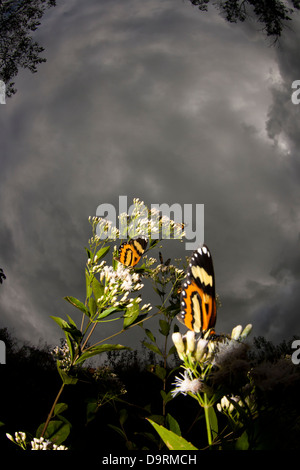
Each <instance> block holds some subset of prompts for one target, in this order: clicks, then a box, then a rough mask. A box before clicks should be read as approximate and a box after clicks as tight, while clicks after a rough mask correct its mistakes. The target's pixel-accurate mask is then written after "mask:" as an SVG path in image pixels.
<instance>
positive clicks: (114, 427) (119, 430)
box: [108, 424, 127, 439]
mask: <svg viewBox="0 0 300 470" xmlns="http://www.w3.org/2000/svg"><path fill="white" fill-rule="evenodd" d="M108 426H109V427H110V428H111V429H113V430H114V431H116V432H117V433H118V434H120V435H121V436H122V437H123V439H127V436H126V434H125V433H124V431H123V429H121V428H119V427H118V426H114V425H113V424H108Z"/></svg>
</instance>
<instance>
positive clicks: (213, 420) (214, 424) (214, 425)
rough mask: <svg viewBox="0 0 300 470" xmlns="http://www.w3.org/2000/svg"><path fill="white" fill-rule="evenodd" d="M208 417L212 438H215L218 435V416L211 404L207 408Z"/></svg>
mask: <svg viewBox="0 0 300 470" xmlns="http://www.w3.org/2000/svg"><path fill="white" fill-rule="evenodd" d="M208 417H209V423H210V429H211V433H212V438H213V439H215V438H216V437H217V435H218V418H217V415H216V412H215V410H214V408H213V406H210V407H209V408H208Z"/></svg>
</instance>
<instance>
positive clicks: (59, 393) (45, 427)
mask: <svg viewBox="0 0 300 470" xmlns="http://www.w3.org/2000/svg"><path fill="white" fill-rule="evenodd" d="M64 386H65V384H64V383H63V384H62V385H61V387H60V390H59V392H58V394H57V395H56V398H55V400H54V403H53V405H52V408H51V410H50V413H49V414H48V417H47V420H46V422H45V425H44V428H43V431H42V434H41V437H44V434H45V432H46V430H47V427H48V424H49V421H50V419H51V418H52V415H53V412H54V408H55V407H56V404H57V402H58V400H59V397H60V396H61V394H62V391H63V389H64Z"/></svg>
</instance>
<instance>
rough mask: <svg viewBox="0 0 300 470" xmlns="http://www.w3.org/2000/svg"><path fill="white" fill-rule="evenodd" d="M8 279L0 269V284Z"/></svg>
mask: <svg viewBox="0 0 300 470" xmlns="http://www.w3.org/2000/svg"><path fill="white" fill-rule="evenodd" d="M4 279H6V276H5V274H4V272H3V269H2V268H0V284H2V282H3V280H4Z"/></svg>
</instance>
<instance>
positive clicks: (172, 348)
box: [168, 344, 176, 357]
mask: <svg viewBox="0 0 300 470" xmlns="http://www.w3.org/2000/svg"><path fill="white" fill-rule="evenodd" d="M175 353H176V346H175V345H174V344H173V346H171V347H170V349H169V352H168V357H169V356H172V354H175Z"/></svg>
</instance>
